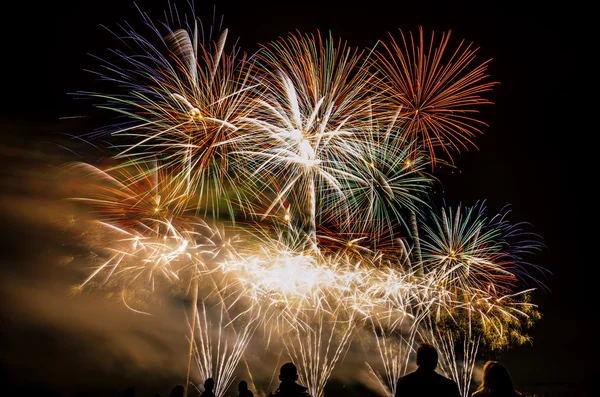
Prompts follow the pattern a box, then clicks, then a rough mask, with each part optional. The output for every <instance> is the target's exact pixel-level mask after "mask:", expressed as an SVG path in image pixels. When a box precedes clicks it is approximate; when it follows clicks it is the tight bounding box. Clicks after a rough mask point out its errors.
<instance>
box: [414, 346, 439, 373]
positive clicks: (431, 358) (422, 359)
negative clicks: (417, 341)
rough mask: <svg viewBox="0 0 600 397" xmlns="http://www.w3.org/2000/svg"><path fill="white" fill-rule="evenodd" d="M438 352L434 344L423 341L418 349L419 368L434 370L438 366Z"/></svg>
mask: <svg viewBox="0 0 600 397" xmlns="http://www.w3.org/2000/svg"><path fill="white" fill-rule="evenodd" d="M437 362H438V353H437V350H436V349H435V347H434V346H433V345H430V344H429V343H422V344H421V345H420V346H419V348H418V349H417V365H418V366H419V368H422V369H425V370H431V371H433V370H434V369H435V368H436V367H437Z"/></svg>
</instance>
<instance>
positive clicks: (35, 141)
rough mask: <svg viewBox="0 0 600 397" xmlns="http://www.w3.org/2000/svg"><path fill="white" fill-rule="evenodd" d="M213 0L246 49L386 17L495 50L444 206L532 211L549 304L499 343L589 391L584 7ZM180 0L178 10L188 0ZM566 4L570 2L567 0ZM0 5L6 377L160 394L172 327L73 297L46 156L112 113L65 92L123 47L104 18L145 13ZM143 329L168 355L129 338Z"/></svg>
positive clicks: (0, 349) (86, 5)
mask: <svg viewBox="0 0 600 397" xmlns="http://www.w3.org/2000/svg"><path fill="white" fill-rule="evenodd" d="M221 3H222V4H220V3H217V5H216V14H217V16H218V17H220V16H221V15H223V17H224V23H223V25H224V26H225V27H227V28H228V29H229V37H230V38H233V39H236V38H239V40H238V44H239V45H240V46H241V48H242V49H243V50H245V51H247V52H253V51H254V50H256V49H257V48H258V47H257V43H267V42H269V41H270V40H275V39H277V38H279V37H280V36H285V35H286V34H287V33H288V32H292V31H295V30H299V31H301V32H303V33H316V31H317V29H319V30H320V31H321V32H327V31H331V33H332V34H333V36H334V37H340V38H342V39H345V40H347V41H348V44H350V45H352V46H356V47H359V48H366V47H372V46H373V45H374V44H375V43H376V41H377V40H378V39H386V38H387V37H388V36H387V32H394V33H397V30H398V29H402V30H403V31H405V32H408V31H413V32H416V31H417V29H418V28H419V26H423V28H424V29H425V32H426V33H428V32H431V31H435V32H436V33H441V32H442V31H446V30H452V36H451V37H452V39H451V42H452V43H457V42H458V41H459V40H461V39H464V40H465V41H467V42H473V43H474V44H475V45H476V46H478V47H479V48H480V50H479V53H478V54H479V56H478V59H479V60H481V61H483V60H486V59H490V58H491V59H492V61H491V63H490V66H489V74H490V76H491V79H492V80H494V81H497V82H498V83H499V84H498V85H497V86H495V88H494V90H493V92H492V93H490V94H489V95H487V96H486V97H487V98H488V99H490V100H491V101H493V102H494V105H491V106H485V107H481V110H482V115H481V119H482V120H483V121H485V122H486V123H487V124H489V127H484V134H483V135H481V136H479V137H477V139H476V143H477V145H478V147H479V149H478V150H477V149H472V150H471V151H469V152H468V153H464V154H462V155H460V156H457V158H456V159H457V166H458V169H459V170H460V172H454V173H452V174H451V173H446V174H444V175H441V176H440V179H441V182H442V184H443V189H444V197H445V199H446V201H447V202H449V203H451V204H453V205H456V204H458V203H464V204H466V205H471V204H474V203H475V202H476V201H477V200H486V202H487V207H488V208H489V209H491V210H497V211H499V210H500V209H502V207H504V206H505V205H510V206H511V208H512V211H513V212H512V218H511V219H513V220H514V221H517V222H529V223H530V224H531V231H533V232H534V233H537V234H539V235H540V236H542V237H543V240H544V243H545V244H546V249H544V250H543V251H542V252H541V253H539V254H537V255H536V256H535V257H534V258H533V259H532V260H533V261H534V262H535V263H536V264H538V265H540V266H543V267H545V268H547V269H549V270H550V272H552V275H550V276H548V277H547V278H544V279H543V280H544V282H545V283H546V285H547V286H548V291H545V292H544V291H538V293H537V294H536V295H535V300H536V303H538V304H539V305H540V311H541V312H542V314H543V318H542V320H540V321H539V322H538V323H537V324H536V325H535V326H534V327H533V329H532V330H531V331H530V334H531V336H532V337H533V343H532V344H530V345H529V344H528V345H524V346H519V347H514V348H512V349H511V350H510V351H508V352H506V353H503V354H501V355H500V356H499V358H500V360H501V361H503V362H504V363H506V364H507V366H508V367H509V369H510V370H511V373H512V375H513V379H514V381H515V383H517V384H518V385H523V386H524V387H528V388H533V387H538V386H539V387H543V388H544V390H556V391H557V393H556V395H559V394H558V391H560V390H563V389H564V390H567V389H569V390H579V393H580V394H565V395H584V394H583V392H582V390H583V389H584V387H585V385H587V384H591V379H592V372H596V371H595V366H597V365H596V364H593V363H595V362H596V361H595V356H594V355H593V354H592V353H593V352H594V351H597V349H596V346H595V344H596V342H597V339H596V338H595V337H594V335H595V333H592V320H593V319H594V318H595V316H596V315H597V309H596V305H595V300H596V299H597V298H596V297H595V296H596V295H595V292H596V286H595V285H594V284H595V279H594V278H593V277H592V276H591V275H592V272H593V271H594V268H595V267H596V263H595V262H597V259H595V255H594V253H595V248H596V247H595V246H593V245H592V246H590V245H589V244H588V243H587V241H588V240H591V238H589V237H587V234H586V233H595V232H589V230H590V229H592V230H594V229H595V228H594V226H593V225H592V215H593V214H594V212H595V208H594V207H593V206H590V204H589V202H590V201H591V198H590V197H589V196H590V195H591V194H592V190H593V189H592V188H593V187H594V186H595V184H596V183H595V182H596V181H595V179H590V178H588V176H587V175H588V174H589V173H590V170H591V164H592V160H593V157H592V156H593V155H592V145H593V142H592V140H591V139H590V138H588V137H589V136H592V132H591V129H590V128H589V126H588V127H584V121H585V120H586V119H587V118H588V117H590V115H588V114H585V113H584V112H583V111H581V107H580V103H581V102H582V101H583V99H582V95H581V94H580V90H582V89H584V87H585V86H586V85H587V84H588V83H587V82H585V83H584V81H587V80H588V79H587V78H586V76H585V75H583V72H580V71H579V68H578V63H579V62H580V59H581V54H580V53H579V52H577V51H576V43H577V42H578V40H579V39H580V35H581V32H580V31H579V24H578V22H577V20H578V13H581V12H584V11H582V10H581V9H577V10H576V11H569V10H566V9H564V8H561V9H558V8H556V9H551V8H548V7H550V6H549V5H541V4H544V3H540V5H539V6H538V5H536V6H534V5H529V6H527V7H524V6H523V5H522V4H521V3H515V4H512V3H511V4H510V5H509V4H508V3H505V2H501V3H500V4H502V5H487V6H484V5H483V3H484V2H481V4H479V3H465V2H452V1H447V2H438V3H434V2H427V1H423V2H409V1H396V2H389V3H390V4H393V5H387V4H385V3H383V4H382V2H363V3H358V2H357V4H356V5H349V4H348V3H344V2H340V3H335V2H326V1H324V2H322V3H321V4H314V5H313V4H310V5H306V4H303V2H297V3H289V4H277V3H272V4H269V3H265V2H260V3H259V4H254V3H252V2H249V1H248V2H243V4H237V3H236V4H235V5H234V4H233V2H231V4H228V3H225V2H221ZM522 3H525V2H522ZM548 4H549V3H548ZM137 5H138V6H139V7H140V9H142V10H143V11H146V12H148V13H149V14H150V16H156V18H158V19H160V18H161V16H162V11H163V10H165V9H166V8H167V7H168V3H167V2H163V1H139V2H137ZM177 5H178V7H179V8H180V9H187V5H186V3H185V2H177ZM213 5H214V4H213V3H209V2H204V1H198V2H197V4H196V10H197V11H196V14H197V15H198V16H200V18H201V19H202V20H203V21H205V22H206V23H210V21H211V20H212V17H213ZM568 6H569V7H572V8H573V9H575V7H574V3H573V2H569V4H568ZM3 7H4V8H5V9H4V10H3V12H2V13H1V15H2V16H1V17H0V18H1V19H2V29H3V32H2V50H1V51H2V62H1V65H2V66H1V67H2V74H1V76H2V99H3V100H2V102H3V105H2V107H1V112H0V131H1V133H2V141H0V153H1V154H0V155H1V158H2V167H3V169H2V180H3V183H2V190H1V191H0V199H1V200H2V213H1V218H0V219H1V224H2V231H3V238H2V243H3V244H2V245H3V247H4V248H3V255H2V261H1V264H0V266H1V268H0V277H2V283H0V302H1V303H0V324H2V325H1V327H0V338H1V339H0V371H1V373H2V382H3V383H4V384H7V385H8V386H7V387H11V388H15V389H33V388H44V387H48V388H55V389H58V390H64V391H65V393H75V392H78V391H84V392H93V391H98V390H103V391H105V392H106V393H113V394H112V395H116V394H115V393H118V391H120V390H123V389H124V388H125V387H127V386H130V385H135V386H137V387H138V388H139V389H140V390H142V389H143V387H142V384H144V385H147V388H148V390H147V395H152V393H153V392H159V393H161V395H166V394H167V392H168V390H169V388H170V386H172V385H173V384H175V383H176V382H180V381H181V379H179V378H178V375H177V374H178V373H179V374H181V373H182V372H181V371H180V369H179V368H178V367H176V365H175V364H173V365H171V359H170V358H169V357H168V354H170V353H172V352H173V350H170V349H173V346H174V345H173V344H171V345H168V344H166V342H165V341H164V340H162V339H161V336H163V335H164V333H163V332H168V330H170V329H171V330H173V329H176V328H177V326H176V325H173V324H162V325H161V324H158V323H157V321H158V320H156V319H154V320H152V319H150V320H149V319H140V318H139V317H132V316H131V314H130V313H129V312H128V311H126V310H123V309H122V308H117V307H116V306H117V305H113V306H114V307H111V308H106V307H102V305H101V303H99V302H101V301H99V300H97V299H96V300H95V299H94V297H93V296H85V297H84V298H83V299H80V300H77V301H75V300H73V299H70V298H69V297H68V296H67V295H68V286H69V285H70V284H73V283H75V282H76V281H77V280H76V279H69V277H73V274H72V273H69V272H68V271H66V270H65V269H64V267H60V266H57V265H56V264H55V263H53V262H52V261H51V260H50V259H49V258H50V257H51V256H52V255H54V254H55V253H56V252H57V251H59V250H60V249H59V248H57V247H60V246H61V245H64V241H62V240H61V238H60V236H58V235H57V233H56V230H55V229H53V228H54V227H55V226H53V225H55V223H54V220H53V216H52V215H53V214H54V213H55V212H56V211H59V208H58V207H57V204H55V203H54V201H53V200H52V197H57V196H58V195H60V192H64V186H62V185H61V181H60V179H59V180H58V181H57V180H56V179H53V177H51V176H48V175H49V174H50V173H49V172H48V171H49V170H51V169H53V167H54V166H56V165H57V164H59V163H60V162H62V161H69V160H74V159H77V155H76V154H74V153H72V152H69V151H67V150H65V149H62V146H64V142H65V139H66V138H65V137H66V134H75V135H76V134H79V133H85V132H89V131H90V130H91V129H92V128H94V127H96V126H99V125H102V124H107V123H110V120H106V119H104V118H103V117H105V116H106V115H105V114H104V115H99V114H98V113H97V112H96V111H95V109H94V108H93V107H92V104H91V103H90V102H87V101H83V100H77V99H76V98H75V97H74V96H72V95H69V94H70V93H74V92H77V91H89V90H91V91H93V90H96V89H98V87H99V86H98V82H96V81H95V78H94V76H93V75H91V74H90V73H88V72H86V71H85V70H87V69H94V68H95V67H96V66H97V63H96V61H95V59H94V58H93V57H92V56H91V55H99V56H103V55H106V54H107V50H108V49H109V48H111V47H114V46H115V44H117V43H116V42H115V39H114V37H113V36H112V35H111V34H109V33H108V32H107V31H106V30H105V29H103V28H102V27H101V25H104V26H106V27H109V28H115V27H116V26H117V24H118V23H122V22H123V21H127V22H129V23H130V24H131V25H132V26H133V27H136V26H139V25H141V18H140V16H139V13H138V11H137V9H136V8H135V6H134V4H133V3H132V2H130V1H127V0H105V1H102V2H71V1H63V2H56V4H55V3H54V2H45V3H44V4H40V5H38V4H35V5H33V4H31V3H30V2H25V1H21V2H15V3H14V4H11V5H10V10H8V8H7V7H8V5H3ZM540 10H541V11H540ZM8 11H10V12H8ZM90 54H91V55H90ZM72 117H78V118H75V119H73V118H72ZM61 145H62V146H61ZM65 277H66V279H65ZM593 294H594V295H593ZM107 306H108V304H107ZM164 310H167V308H165V309H164ZM114 335H118V337H116V338H115V337H114ZM140 340H142V342H140ZM145 343H146V344H149V345H151V346H154V347H156V349H155V351H161V352H163V353H164V355H163V356H161V355H160V354H154V355H152V354H150V353H148V354H145V353H144V354H143V353H139V351H143V350H144V349H145V348H144V346H146V345H145ZM177 343H180V342H174V344H175V345H177ZM588 344H589V346H587V345H588ZM123 346H130V351H127V349H125V348H124V347H123ZM136 346H137V348H136ZM161 349H162V350H161ZM159 369H160V370H159ZM162 369H165V370H162ZM157 371H158V372H157ZM178 371H179V372H178ZM350 383H351V382H348V384H350ZM152 390H153V391H152ZM0 393H1V391H0ZM355 393H359V392H355ZM140 395H141V394H140ZM356 395H360V394H356ZM554 395H555V394H553V396H554Z"/></svg>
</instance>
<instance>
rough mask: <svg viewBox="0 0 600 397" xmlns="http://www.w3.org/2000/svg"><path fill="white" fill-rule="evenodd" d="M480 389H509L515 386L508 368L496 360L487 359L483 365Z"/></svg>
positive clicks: (511, 389)
mask: <svg viewBox="0 0 600 397" xmlns="http://www.w3.org/2000/svg"><path fill="white" fill-rule="evenodd" d="M480 389H483V390H489V391H502V392H505V391H511V392H514V391H515V388H514V386H513V383H512V379H511V378H510V374H509V373H508V369H506V367H505V366H504V365H502V364H501V363H499V362H498V361H492V360H490V361H488V362H486V363H485V365H484V366H483V376H482V382H481V387H480Z"/></svg>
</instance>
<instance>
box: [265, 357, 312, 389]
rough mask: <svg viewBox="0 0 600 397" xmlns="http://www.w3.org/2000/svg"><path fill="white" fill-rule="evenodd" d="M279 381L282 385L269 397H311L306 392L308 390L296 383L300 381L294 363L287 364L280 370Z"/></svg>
mask: <svg viewBox="0 0 600 397" xmlns="http://www.w3.org/2000/svg"><path fill="white" fill-rule="evenodd" d="M279 380H280V381H281V383H280V384H279V387H278V388H277V390H275V391H274V392H272V393H271V394H270V395H269V396H277V397H310V394H308V392H307V391H306V390H308V388H306V387H304V386H302V385H299V384H298V383H296V381H297V380H298V370H297V369H296V366H295V365H294V364H293V363H285V364H283V365H282V366H281V368H280V369H279Z"/></svg>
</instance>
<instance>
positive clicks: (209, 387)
mask: <svg viewBox="0 0 600 397" xmlns="http://www.w3.org/2000/svg"><path fill="white" fill-rule="evenodd" d="M214 388H215V381H214V380H213V378H208V379H206V380H205V381H204V391H203V392H202V394H200V397H215V393H213V389H214Z"/></svg>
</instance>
